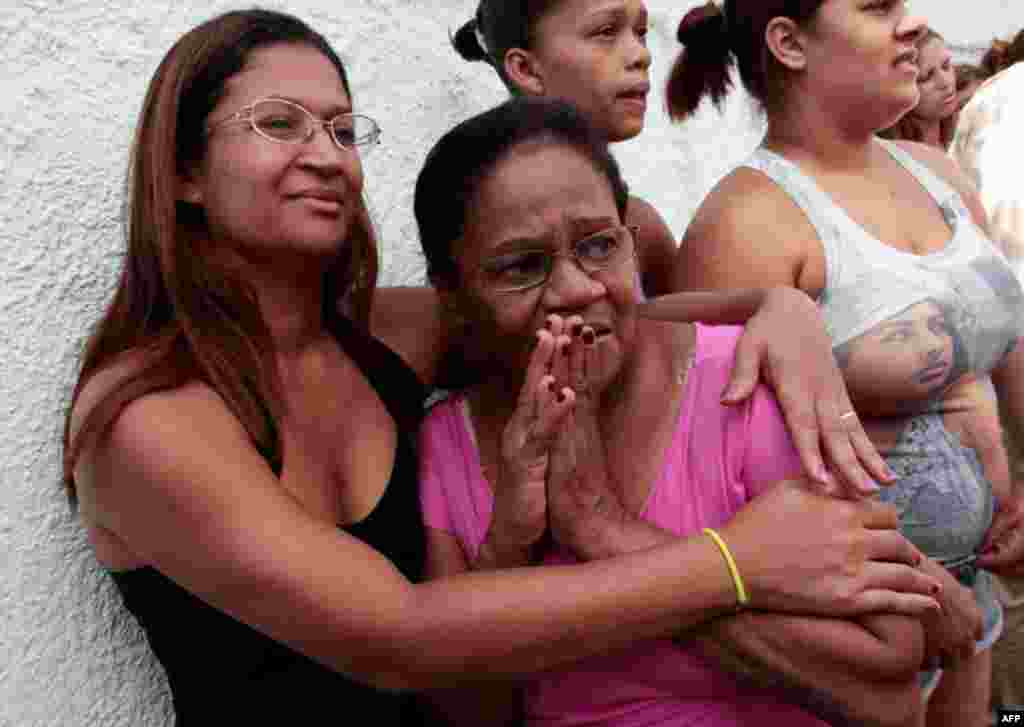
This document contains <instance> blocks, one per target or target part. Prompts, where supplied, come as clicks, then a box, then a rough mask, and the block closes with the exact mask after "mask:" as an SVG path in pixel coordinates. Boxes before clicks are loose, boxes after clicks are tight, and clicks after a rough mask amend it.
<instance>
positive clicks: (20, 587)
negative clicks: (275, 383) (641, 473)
mask: <svg viewBox="0 0 1024 727" xmlns="http://www.w3.org/2000/svg"><path fill="white" fill-rule="evenodd" d="M648 4H649V6H650V8H651V10H652V16H653V20H652V38H651V43H652V47H653V51H654V54H655V57H656V68H655V72H654V75H655V80H656V86H657V88H658V90H659V94H658V97H657V98H656V99H655V100H654V103H652V104H651V111H650V112H649V125H648V130H647V131H646V132H645V134H644V135H643V137H642V138H641V139H638V140H635V141H633V142H629V143H627V144H624V145H622V146H620V147H619V148H618V151H617V153H618V156H619V158H620V159H621V161H622V163H623V166H624V168H625V171H626V174H627V178H628V179H629V180H630V181H631V183H632V184H633V187H634V190H635V191H636V192H637V193H638V194H640V195H641V196H643V197H646V198H647V199H648V200H650V201H651V202H652V203H653V204H654V205H655V206H656V207H657V208H658V209H660V210H661V212H662V214H663V215H664V216H665V218H666V219H667V220H668V222H669V224H670V225H671V227H672V228H673V230H674V231H675V232H676V234H677V235H679V234H681V233H682V231H683V229H684V227H685V225H686V223H687V220H688V219H689V217H690V215H691V214H692V212H693V210H694V209H695V207H696V205H697V203H698V202H699V200H700V198H701V197H702V195H703V194H704V193H706V191H707V190H708V189H709V188H710V186H711V185H712V184H713V182H714V181H715V179H717V178H718V177H719V176H720V175H721V174H722V173H724V172H725V171H726V170H727V169H728V168H729V166H730V165H731V164H733V163H734V162H736V161H737V160H738V159H740V158H741V157H742V156H743V155H744V154H745V153H746V152H747V150H748V149H749V148H751V147H752V146H753V144H755V143H756V141H757V138H758V131H759V123H758V121H757V120H756V119H755V117H754V115H753V114H752V112H751V111H750V110H749V109H748V108H747V106H746V105H745V104H744V103H743V102H742V101H735V102H732V103H730V105H729V107H728V109H727V112H726V118H725V120H724V122H723V120H722V119H721V118H720V117H718V116H717V115H716V114H713V113H710V112H709V113H704V114H702V115H701V116H700V117H698V118H697V119H695V120H694V121H693V122H691V123H690V124H688V125H687V126H686V127H685V128H679V127H670V126H669V125H668V124H667V122H666V120H665V117H664V114H663V113H662V111H661V104H662V102H661V98H660V88H661V86H662V85H663V79H664V75H665V73H666V69H667V66H668V64H669V62H670V59H671V56H672V55H673V54H674V52H675V50H676V48H675V44H674V42H673V38H674V28H675V25H676V23H677V22H678V20H679V18H680V17H681V15H682V13H683V11H684V10H685V9H687V8H688V7H690V6H691V5H693V4H695V3H694V2H693V0H689V1H687V2H678V1H675V2H673V1H672V0H648ZM932 6H934V7H935V9H936V11H937V16H936V17H937V19H936V25H937V26H938V27H939V29H940V30H941V31H942V32H944V33H946V35H947V36H948V37H949V38H950V40H951V41H953V42H954V43H956V44H959V45H960V46H962V47H963V48H966V49H968V50H969V49H970V48H972V47H977V46H978V45H979V44H981V43H983V42H984V41H986V40H987V39H988V38H989V37H990V36H991V35H993V34H1000V35H1004V34H1006V33H1007V32H1008V31H1009V30H1010V29H1011V28H1012V27H1013V26H1014V25H1024V11H1022V10H1021V5H1020V0H976V1H975V2H974V3H973V4H972V7H971V9H970V10H969V11H968V10H966V9H965V8H964V6H963V5H962V4H961V3H948V2H947V1H946V0H927V1H926V0H918V1H917V2H916V3H915V8H916V9H917V10H924V11H927V10H928V9H929V8H930V7H932ZM1011 6H1013V9H1011ZM235 7H239V5H238V3H226V2H216V1H212V2H211V1H207V2H200V1H198V0H189V1H181V0H179V1H177V2H171V1H170V0H145V2H143V1H142V0H106V1H104V0H99V1H97V0H90V1H88V2H87V1H85V0H0V11H2V12H0V69H2V70H0V91H2V93H0V179H2V182H3V183H2V184H0V342H2V349H0V350H2V359H0V361H2V363H0V365H2V371H3V376H2V377H0V473H2V481H0V614H2V616H0V727H30V726H35V725H54V726H59V727H79V726H83V725H101V726H103V727H122V726H123V727H127V726H129V725H130V726H132V727H148V726H151V725H165V724H168V723H169V711H168V710H169V704H168V699H167V695H166V691H165V687H164V683H163V681H162V676H161V674H160V672H159V670H158V669H156V668H155V667H154V665H153V663H152V662H151V660H150V658H149V657H148V654H147V651H146V647H145V644H144V642H143V641H142V640H141V638H140V636H139V634H138V633H137V631H136V630H135V628H134V626H133V623H132V621H131V619H130V618H128V617H126V615H125V613H124V612H123V610H122V609H121V606H120V604H119V602H118V599H117V597H116V594H115V593H114V592H113V590H112V588H111V584H110V582H109V580H108V579H107V578H105V577H104V576H103V575H102V574H101V573H100V572H99V571H98V569H97V567H96V563H95V561H94V559H93V557H92V556H91V554H90V552H89V550H88V547H87V544H86V542H85V539H84V537H83V534H82V531H81V529H80V528H79V526H78V525H77V523H76V522H75V520H74V519H73V517H72V516H71V515H70V513H69V511H68V508H67V507H66V505H65V502H64V499H63V495H62V494H61V491H60V487H59V485H58V478H59V460H60V450H59V446H58V442H59V438H60V430H61V423H62V417H63V414H64V408H65V406H66V403H67V399H68V392H69V388H70V386H71V384H72V381H73V374H74V371H75V367H76V357H77V355H78V352H79V350H80V347H81V343H82V339H83V337H84V335H85V333H86V332H87V330H88V328H89V326H90V324H91V323H92V322H93V321H94V320H95V319H96V318H97V316H98V314H99V312H100V310H101V308H102V306H103V304H104V302H105V300H106V298H107V295H108V294H109V292H110V290H111V286H112V284H113V281H114V279H115V274H116V271H117V268H118V260H119V255H120V249H121V245H122V240H121V231H120V222H119V205H120V200H121V183H122V178H123V174H124V166H125V160H126V154H127V143H128V139H129V137H130V134H131V130H132V124H133V121H134V116H135V114H136V112H137V110H138V108H139V105H140V103H141V98H142V95H143V90H144V87H145V85H146V83H147V81H148V79H149V77H150V74H151V73H152V71H153V70H154V68H155V66H156V64H157V63H158V61H159V59H160V57H161V56H162V55H163V53H164V52H165V51H166V49H167V48H168V47H169V46H170V45H171V44H172V43H173V41H174V40H175V39H176V38H177V37H178V36H179V35H180V34H181V33H182V32H184V31H185V30H187V29H188V28H190V27H191V26H193V25H195V24H196V23H198V22H199V21H201V20H204V19H206V18H207V17H209V16H211V15H213V14H215V13H216V12H219V11H222V10H226V9H231V8H235ZM274 7H280V8H282V9H285V10H288V11H290V12H294V13H296V14H298V15H299V16H301V17H302V18H304V19H306V20H308V21H309V22H311V23H312V24H313V25H314V26H315V27H316V28H318V29H319V30H320V31H322V32H324V33H325V35H326V36H327V37H328V38H329V39H330V40H331V41H332V42H333V43H334V44H335V46H336V47H337V48H338V50H339V51H340V52H341V53H342V55H343V56H344V57H345V58H346V60H347V61H348V63H349V68H350V72H351V76H352V79H353V82H354V93H355V96H356V102H357V104H358V105H359V106H360V107H361V108H362V109H365V110H366V111H367V112H368V113H371V114H373V115H374V116H376V117H377V118H378V119H379V120H380V122H381V123H382V126H383V128H384V131H385V136H384V141H385V144H384V145H383V147H382V148H380V149H379V150H377V151H376V152H375V153H374V155H373V156H372V157H371V158H370V159H369V160H368V163H367V167H368V169H367V174H368V179H369V183H368V186H369V189H368V193H369V196H370V199H371V202H372V205H373V208H374V211H375V213H376V216H377V220H378V223H379V226H380V232H381V236H382V239H383V242H384V245H383V247H384V255H385V261H384V270H385V273H384V280H385V282H391V283H399V282H417V281H419V280H421V274H422V268H421V264H420V259H419V256H418V252H417V243H416V235H415V229H414V226H413V223H412V216H411V190H412V184H413V180H414V178H415V174H416V172H417V170H418V168H419V165H420V163H421V161H422V159H423V156H424V155H425V153H426V151H427V149H428V148H429V147H430V145H431V144H432V143H433V142H434V140H435V139H436V138H437V137H438V136H439V135H440V134H441V133H443V132H444V131H445V130H446V129H447V128H449V127H450V126H451V125H452V124H453V123H455V122H456V121H458V120H460V119H463V118H465V117H466V116H468V115H470V114H472V113H474V112H477V111H479V110H482V109H484V108H485V107H487V106H489V105H491V104H493V103H494V102H497V101H499V100H501V99H502V98H503V97H504V94H503V91H502V89H501V87H500V86H499V84H498V82H497V79H496V77H495V76H494V75H493V73H491V72H490V71H489V70H488V69H487V68H486V67H484V66H482V65H480V64H472V65H470V64H466V63H463V62H461V61H460V60H459V59H458V58H457V56H456V55H455V54H454V51H452V50H451V49H450V48H449V47H448V44H447V37H448V33H449V32H450V31H453V30H454V29H455V28H456V27H458V25H459V24H461V23H462V22H463V21H464V20H465V19H467V18H468V17H469V16H470V13H471V12H472V10H473V8H474V7H475V5H474V0H436V1H431V0H334V1H333V2H332V1H330V0H306V1H305V2H291V3H288V4H286V5H281V4H275V5H274ZM953 8H956V10H955V12H954V11H953ZM961 13H963V17H959V16H960V14H961Z"/></svg>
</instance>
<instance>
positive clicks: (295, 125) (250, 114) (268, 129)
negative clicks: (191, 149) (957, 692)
mask: <svg viewBox="0 0 1024 727" xmlns="http://www.w3.org/2000/svg"><path fill="white" fill-rule="evenodd" d="M238 122H246V123H248V124H249V126H250V127H252V130H253V131H255V132H256V133H257V134H259V135H260V136H262V137H263V138H264V139H267V140H269V141H273V142H277V143H281V144H302V143H305V142H307V141H309V140H310V139H311V138H313V133H314V132H315V131H316V128H317V127H318V126H322V127H324V128H325V129H326V130H327V134H328V136H330V137H331V141H333V142H334V144H335V146H337V147H338V148H339V149H348V150H352V149H356V148H359V149H366V148H369V147H372V146H374V145H376V144H377V143H379V141H380V126H378V125H377V122H376V121H374V120H373V119H371V118H370V117H369V116H363V115H362V114H349V113H345V114H338V115H337V116H335V117H333V118H331V119H328V120H326V121H325V120H323V119H320V118H317V117H316V116H314V115H313V113H312V112H311V111H309V110H308V109H306V108H305V107H304V106H300V105H299V104H297V103H295V102H294V101H286V100H285V99H283V98H264V99H260V100H259V101H254V102H253V103H251V104H249V105H248V106H245V107H243V108H241V109H239V110H238V111H236V112H235V113H233V114H231V116H228V117H227V118H225V119H221V120H220V121H217V122H215V123H214V124H212V125H211V126H210V127H209V128H208V129H207V130H206V135H207V136H209V135H210V134H212V133H213V132H214V131H216V130H217V129H219V128H220V127H222V126H225V125H227V124H234V123H238ZM363 153H364V154H365V151H363Z"/></svg>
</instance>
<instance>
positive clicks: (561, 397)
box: [557, 391, 565, 404]
mask: <svg viewBox="0 0 1024 727" xmlns="http://www.w3.org/2000/svg"><path fill="white" fill-rule="evenodd" d="M557 401H558V403H559V404H561V403H562V402H563V401H565V392H564V391H559V392H558V399H557Z"/></svg>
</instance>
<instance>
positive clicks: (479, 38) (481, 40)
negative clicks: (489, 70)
mask: <svg viewBox="0 0 1024 727" xmlns="http://www.w3.org/2000/svg"><path fill="white" fill-rule="evenodd" d="M473 35H475V36H476V42H477V45H479V46H480V50H482V51H483V52H484V55H486V56H487V57H488V58H490V56H491V49H490V48H489V47H488V46H487V38H485V37H484V34H483V32H481V30H480V23H479V22H478V21H476V20H474V21H473Z"/></svg>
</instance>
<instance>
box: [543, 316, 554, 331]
mask: <svg viewBox="0 0 1024 727" xmlns="http://www.w3.org/2000/svg"><path fill="white" fill-rule="evenodd" d="M544 327H545V328H547V329H548V330H549V331H550V330H551V329H552V328H553V327H554V326H553V324H552V323H551V319H550V318H548V319H547V320H546V321H544Z"/></svg>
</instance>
